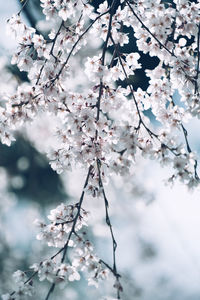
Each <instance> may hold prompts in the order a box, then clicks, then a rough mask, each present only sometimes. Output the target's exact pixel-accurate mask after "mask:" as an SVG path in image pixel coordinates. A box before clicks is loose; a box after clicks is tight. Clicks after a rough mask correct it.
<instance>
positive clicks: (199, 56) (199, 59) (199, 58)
mask: <svg viewBox="0 0 200 300" xmlns="http://www.w3.org/2000/svg"><path fill="white" fill-rule="evenodd" d="M199 47H200V24H199V26H198V35H197V70H196V76H195V88H194V93H195V94H197V93H198V77H199V64H200V49H199Z"/></svg>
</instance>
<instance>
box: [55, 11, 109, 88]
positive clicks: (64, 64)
mask: <svg viewBox="0 0 200 300" xmlns="http://www.w3.org/2000/svg"><path fill="white" fill-rule="evenodd" d="M109 11H110V10H107V11H106V12H104V13H102V14H100V15H99V16H98V17H96V19H95V20H94V21H92V23H91V24H90V25H89V26H88V27H87V28H86V30H85V31H84V32H83V33H82V34H81V35H80V36H79V38H78V40H77V41H76V42H75V43H74V45H73V46H72V49H71V50H70V52H69V54H68V56H67V58H66V60H65V62H64V63H63V65H62V67H61V68H60V71H59V72H58V74H57V75H56V77H55V78H54V79H52V80H51V85H52V84H53V83H54V82H55V81H56V80H57V79H58V78H59V77H60V74H61V73H62V71H63V69H64V67H65V66H66V65H67V63H68V61H69V59H70V57H71V55H72V53H73V52H74V49H75V48H76V46H77V45H78V43H79V42H80V40H82V38H83V37H84V35H85V34H86V33H87V32H88V31H89V30H90V28H91V27H92V26H93V25H94V23H95V22H96V21H97V20H99V19H100V18H101V17H102V16H104V15H106V14H107V13H109Z"/></svg>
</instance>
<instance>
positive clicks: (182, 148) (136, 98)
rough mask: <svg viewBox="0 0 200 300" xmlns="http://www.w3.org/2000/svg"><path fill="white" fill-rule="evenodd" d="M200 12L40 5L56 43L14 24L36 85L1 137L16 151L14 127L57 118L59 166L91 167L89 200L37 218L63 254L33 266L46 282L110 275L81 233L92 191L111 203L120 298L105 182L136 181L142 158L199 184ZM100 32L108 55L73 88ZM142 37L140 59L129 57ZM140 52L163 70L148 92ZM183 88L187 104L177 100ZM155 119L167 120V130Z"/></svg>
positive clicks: (133, 5)
mask: <svg viewBox="0 0 200 300" xmlns="http://www.w3.org/2000/svg"><path fill="white" fill-rule="evenodd" d="M199 6H200V3H199V2H198V1H197V3H196V2H190V1H188V0H174V1H173V3H171V2H170V3H169V2H164V1H161V0H156V1H155V0H148V1H147V0H140V1H130V0H121V1H120V2H119V1H116V0H113V1H111V4H110V5H108V1H104V2H103V3H101V4H100V5H99V7H98V9H97V10H96V11H95V10H94V8H93V7H92V5H90V4H89V3H84V1H81V0H60V1H59V0H56V1H55V0H54V1H49V0H41V7H42V9H43V13H44V15H45V16H46V19H47V20H48V19H51V20H52V21H53V22H54V24H55V26H54V28H53V29H52V30H51V32H50V33H49V36H48V39H45V37H43V36H42V35H40V34H38V33H36V31H35V29H34V28H31V27H28V26H26V25H25V24H24V23H23V22H22V21H21V19H20V15H19V14H18V15H16V16H13V17H12V18H11V19H10V20H9V25H10V28H11V29H10V30H11V32H12V33H14V35H15V36H16V38H17V41H18V42H19V48H18V51H17V53H16V54H15V55H14V56H13V59H12V63H13V64H17V66H18V67H19V69H20V70H21V71H26V72H28V78H29V80H30V82H29V83H27V84H22V85H21V86H19V87H18V89H17V91H16V93H15V94H14V95H12V96H10V97H9V98H8V101H7V103H6V107H3V108H1V110H0V138H1V141H2V142H3V143H6V144H8V145H10V143H11V141H12V140H13V139H14V138H13V136H12V134H11V132H12V131H13V130H16V129H18V128H19V126H21V125H22V124H23V123H25V122H27V121H32V120H34V118H35V117H36V116H37V115H38V114H42V113H43V112H48V113H49V114H50V115H51V116H53V117H55V118H56V119H57V120H58V124H59V126H58V127H57V128H55V135H56V136H57V140H58V143H57V145H55V146H53V147H52V149H49V151H48V154H47V156H48V158H49V160H50V164H51V166H52V168H53V169H54V170H55V171H57V172H58V173H59V174H60V173H62V172H63V171H65V170H72V169H73V168H74V166H75V165H78V166H79V167H81V168H83V169H85V170H87V169H88V175H87V177H86V181H85V185H84V188H83V191H82V194H81V197H80V202H79V203H78V204H76V205H69V206H66V205H64V204H61V205H60V206H58V207H57V208H56V209H55V210H52V211H51V214H50V215H49V217H48V218H49V219H50V221H51V224H49V225H47V224H45V223H43V222H40V221H37V225H38V227H39V228H40V233H39V234H38V239H40V240H45V241H46V242H47V244H48V245H49V246H54V247H59V248H61V250H60V252H59V254H60V253H61V252H62V251H63V253H64V254H63V255H64V256H63V259H62V260H61V263H60V264H57V263H56V262H54V261H53V259H51V260H47V261H44V262H42V263H41V264H39V265H37V266H35V267H34V270H35V271H36V272H38V275H39V278H40V280H43V279H45V278H46V279H48V280H49V281H51V282H53V283H54V284H55V283H56V282H63V281H64V282H65V281H72V280H78V279H79V273H78V271H77V269H76V267H79V270H81V271H85V269H86V270H87V271H88V272H90V271H91V273H92V279H91V278H90V280H89V284H95V282H96V281H97V279H98V278H104V277H106V276H107V271H105V270H104V269H102V263H100V262H99V260H98V259H97V258H96V256H95V255H94V254H92V252H91V247H90V246H89V244H88V242H87V241H85V240H83V239H82V238H80V235H79V233H78V232H79V231H80V230H81V229H82V227H83V226H84V225H86V224H87V215H88V213H87V212H86V211H85V210H83V209H82V206H81V205H82V202H83V198H84V196H85V194H90V195H92V196H93V197H102V198H103V199H104V203H105V208H106V222H107V225H108V226H109V228H110V232H111V237H112V242H113V253H114V255H113V257H114V258H113V260H114V263H113V268H112V267H110V271H111V272H112V273H113V274H114V276H115V277H116V282H117V283H116V288H117V292H118V299H120V295H119V294H120V292H121V290H122V288H121V285H120V283H119V275H118V273H117V270H116V264H115V250H116V242H115V239H114V235H113V231H112V225H111V223H110V219H109V215H108V200H107V198H106V194H105V190H104V184H105V183H106V182H108V179H109V177H110V176H112V174H113V173H115V174H120V175H121V176H124V175H125V176H127V174H128V173H129V170H130V168H131V166H132V165H134V163H135V160H136V159H137V157H138V156H144V157H148V158H150V159H154V160H157V161H158V162H159V163H160V164H161V165H171V169H172V170H173V173H172V176H171V177H170V178H169V182H173V181H174V180H175V179H176V178H177V179H179V180H180V181H182V182H183V183H184V184H186V185H187V186H188V187H189V188H193V187H195V186H197V185H198V184H199V177H198V174H197V159H196V155H195V153H194V152H193V151H192V149H191V147H190V145H189V140H188V133H187V130H186V128H185V125H184V123H185V122H186V121H188V120H189V119H190V118H191V117H193V116H197V117H200V106H199V101H198V98H199V84H200V78H199V65H200V63H199V61H200V45H199V39H200V26H199V22H200V13H199ZM128 27H130V29H132V30H130V32H129V34H127V28H128ZM124 28H125V29H126V30H125V29H124ZM94 35H96V36H98V39H99V40H100V41H101V43H103V46H102V49H97V51H96V53H95V54H94V55H93V54H91V55H90V56H89V57H84V56H83V62H81V64H80V65H81V67H82V68H83V70H84V72H83V76H85V77H86V81H87V84H86V86H85V87H84V88H83V89H82V90H80V89H79V87H78V85H75V88H73V87H71V86H70V84H69V82H70V79H71V78H73V76H74V74H76V72H75V68H76V67H74V63H73V62H74V60H75V58H76V57H80V56H81V55H83V54H82V52H81V50H82V49H87V51H88V53H89V49H90V47H89V46H90V44H89V39H90V38H92V37H93V36H94ZM133 36H134V38H135V39H136V44H137V47H138V50H139V51H140V54H139V53H137V52H133V51H132V50H131V51H130V53H129V52H127V51H126V45H127V44H129V42H130V40H131V39H132V38H133ZM141 53H143V55H144V54H147V53H148V54H149V55H150V56H157V57H158V59H159V63H158V65H157V67H156V68H154V69H153V70H146V75H147V76H148V77H149V78H150V79H149V87H148V88H147V90H146V91H143V90H141V88H138V89H136V88H135V85H134V80H133V79H132V78H133V75H135V74H136V71H137V69H140V68H141V67H142V64H141V62H142V60H141ZM87 55H88V54H87ZM177 92H178V93H179V95H180V97H181V100H180V101H181V104H180V103H179V102H177V100H176V97H175V96H174V95H175V93H177ZM149 112H151V114H149ZM151 115H152V117H151ZM148 116H149V117H148ZM152 119H156V120H157V121H158V123H159V126H158V128H155V126H154V124H153V122H152ZM68 247H72V248H73V249H74V252H75V253H76V255H77V258H75V260H74V261H73V262H72V263H71V264H66V263H64V259H65V255H66V251H67V249H68ZM56 256H57V255H56Z"/></svg>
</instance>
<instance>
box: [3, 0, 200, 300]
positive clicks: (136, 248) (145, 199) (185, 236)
mask: <svg viewBox="0 0 200 300" xmlns="http://www.w3.org/2000/svg"><path fill="white" fill-rule="evenodd" d="M101 2H102V1H93V3H94V5H96V6H98V5H99V3H101ZM21 5H22V3H20V2H19V1H18V0H10V1H7V2H6V5H5V3H3V1H1V3H0V56H1V57H0V96H1V98H2V99H3V98H4V95H5V93H10V94H12V93H13V92H14V91H15V89H16V87H17V86H18V85H19V84H21V83H23V82H26V81H27V80H28V79H27V76H26V73H23V72H22V73H21V72H19V70H18V69H17V67H16V66H13V65H11V64H10V60H11V56H12V54H13V53H14V52H15V51H16V48H17V44H16V42H15V41H14V40H12V39H11V38H10V37H9V36H8V35H6V22H7V19H8V18H10V17H11V16H12V15H13V14H15V13H16V12H18V11H19V9H20V7H21ZM22 17H23V19H24V21H25V22H26V23H27V24H28V25H29V26H32V27H34V28H36V29H37V31H38V33H41V34H43V35H45V36H47V34H48V31H49V28H50V26H51V24H49V23H48V22H45V20H44V16H43V14H42V11H41V9H40V3H39V0H29V1H28V3H27V5H26V6H25V7H24V9H23V13H22ZM127 30H128V29H127ZM98 47H101V45H99V44H98V42H97V45H93V51H95V49H96V48H98ZM125 50H126V51H127V52H134V51H136V50H137V49H136V43H135V40H134V38H132V39H131V42H130V43H129V45H128V46H127V47H126V49H125ZM80 55H83V57H86V56H87V55H88V53H87V50H85V52H83V53H82V54H80ZM140 62H141V63H142V65H143V68H142V69H141V70H138V71H137V72H136V75H134V76H133V78H131V80H133V82H134V86H135V89H136V88H137V87H140V88H142V89H143V90H146V88H147V87H148V78H147V77H146V76H145V72H144V70H145V69H153V68H154V67H155V66H156V65H157V64H158V62H159V60H158V59H157V58H156V57H150V56H149V55H142V54H141V60H140ZM82 84H84V80H83V82H82ZM120 84H123V83H120ZM176 97H178V94H177V95H176ZM147 115H148V116H149V117H150V118H151V112H147ZM54 126H56V120H52V118H51V119H50V118H49V116H48V115H44V116H42V117H40V116H39V117H38V118H37V120H36V121H35V122H33V123H32V124H29V125H27V126H26V127H24V128H23V129H22V130H20V131H19V132H17V133H16V142H14V143H13V144H12V146H11V147H7V146H5V145H0V182H1V184H0V278H1V280H0V292H1V294H2V293H5V292H8V291H12V290H13V285H12V280H11V278H12V273H13V272H14V271H16V270H17V269H21V270H27V269H28V267H29V266H30V265H32V264H33V263H34V262H38V257H40V260H42V258H46V257H49V256H50V254H51V251H53V250H51V249H47V247H45V246H44V245H43V244H42V243H41V242H39V241H37V240H36V238H35V236H36V230H35V229H34V225H33V221H34V219H36V218H45V216H46V215H47V214H48V212H49V210H50V209H52V208H55V207H56V206H57V205H59V204H60V203H61V202H65V203H70V201H76V200H75V199H78V198H79V196H80V193H81V189H82V186H83V178H84V176H83V172H81V171H80V170H74V171H73V172H72V173H70V174H67V173H66V174H62V175H58V174H57V173H56V172H54V171H53V170H52V169H51V167H50V165H49V163H48V160H47V158H46V155H45V153H46V150H47V149H48V147H49V145H51V144H52V143H53V142H54V141H53V139H54V137H52V135H51V132H52V129H53V127H54ZM186 126H187V129H188V132H189V140H190V144H191V147H192V149H195V150H196V151H197V152H198V153H199V151H200V141H199V134H198V130H197V128H198V127H199V122H198V121H195V120H194V121H192V122H190V123H188V124H186ZM44 141H45V142H44ZM134 168H135V172H134V173H135V174H136V175H135V176H133V177H132V178H128V180H125V181H122V180H121V179H120V178H119V177H116V178H113V179H112V180H111V182H110V183H109V185H108V186H107V187H106V192H107V194H108V199H109V201H110V214H111V221H112V224H113V228H114V232H115V236H116V240H117V242H118V249H117V265H118V270H119V272H120V273H121V274H122V284H123V287H124V295H123V297H122V298H123V299H124V300H132V299H140V300H172V299H173V300H179V299H180V300H197V299H199V298H200V231H199V228H200V218H199V215H200V197H199V191H194V192H191V191H190V192H188V191H187V189H186V188H185V187H184V186H183V185H181V184H180V183H176V185H175V186H174V187H173V188H172V189H171V188H170V187H169V186H166V185H165V180H166V179H167V178H168V177H169V176H170V174H171V173H170V170H167V169H161V168H160V166H159V165H157V164H156V162H152V161H148V160H144V159H142V158H138V162H137V163H136V165H135V166H134ZM77 182H78V184H77ZM125 182H126V183H125ZM85 207H86V208H87V210H89V211H90V212H91V220H90V225H91V226H90V227H89V229H88V230H89V236H90V238H91V240H92V241H93V243H94V245H95V249H96V250H95V251H96V252H97V254H98V255H99V256H100V257H102V258H104V259H105V260H106V261H108V262H110V263H111V262H112V254H111V253H112V248H111V240H110V236H109V231H108V228H107V227H106V225H105V219H104V209H103V203H100V202H99V200H96V199H86V203H85ZM52 253H53V252H52ZM112 286H113V281H112V280H108V281H106V282H103V283H102V285H101V286H100V288H99V289H98V290H96V289H95V288H94V287H89V288H88V286H87V281H86V280H85V279H84V278H83V279H82V280H81V282H78V283H76V284H75V283H72V284H70V285H69V287H67V288H65V290H59V289H56V290H55V293H54V295H53V298H52V299H55V300H56V299H70V300H79V299H88V300H90V299H94V298H95V297H96V298H97V299H100V298H101V297H103V296H104V295H105V292H106V294H109V295H111V296H114V294H113V289H112ZM39 287H40V290H39V292H38V294H37V295H36V296H35V299H38V300H40V299H44V297H45V296H44V295H45V294H46V292H47V290H48V288H49V283H44V282H42V283H39ZM102 299H103V298H102Z"/></svg>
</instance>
